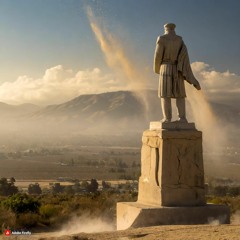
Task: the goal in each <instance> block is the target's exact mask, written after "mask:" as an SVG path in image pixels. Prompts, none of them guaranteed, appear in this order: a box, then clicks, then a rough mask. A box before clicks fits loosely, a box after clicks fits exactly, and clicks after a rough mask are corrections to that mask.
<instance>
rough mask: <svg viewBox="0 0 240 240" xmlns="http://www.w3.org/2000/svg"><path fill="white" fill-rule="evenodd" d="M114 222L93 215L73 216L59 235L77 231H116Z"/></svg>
mask: <svg viewBox="0 0 240 240" xmlns="http://www.w3.org/2000/svg"><path fill="white" fill-rule="evenodd" d="M115 230H116V229H115V226H114V224H113V222H112V221H111V222H110V221H109V222H108V221H106V220H103V219H102V218H100V217H91V216H90V215H84V216H81V217H77V216H75V217H73V218H72V219H71V220H70V221H69V222H68V223H66V224H64V225H63V226H62V228H61V230H60V231H59V232H58V233H57V234H56V235H57V236H63V235H70V234H77V233H81V232H84V233H94V232H107V231H115Z"/></svg>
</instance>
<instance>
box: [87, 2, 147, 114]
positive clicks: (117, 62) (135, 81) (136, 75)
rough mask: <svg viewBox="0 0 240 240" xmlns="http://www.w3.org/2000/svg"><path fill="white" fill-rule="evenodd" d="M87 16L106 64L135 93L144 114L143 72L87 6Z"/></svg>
mask: <svg viewBox="0 0 240 240" xmlns="http://www.w3.org/2000/svg"><path fill="white" fill-rule="evenodd" d="M87 16H88V19H89V23H90V26H91V29H92V31H93V33H94V35H95V37H96V39H97V41H98V43H99V45H100V48H101V51H102V52H103V54H104V56H105V59H106V63H107V65H108V66H109V67H110V68H111V69H112V70H113V71H114V72H115V74H116V75H117V76H119V77H120V78H121V79H122V81H127V82H126V85H127V88H128V89H129V90H130V91H132V92H134V93H135V94H136V97H138V98H139V99H140V100H141V101H142V103H143V105H144V107H145V113H146V114H145V115H146V116H147V112H148V102H147V99H146V98H147V96H146V92H145V91H146V80H145V78H144V77H143V73H142V72H141V71H139V70H138V69H137V68H136V66H135V64H134V63H133V62H132V61H130V59H129V58H128V57H127V54H126V52H125V51H124V48H123V46H122V45H121V44H120V42H119V41H118V40H117V38H116V37H114V36H113V34H111V33H110V32H109V31H108V30H107V29H106V28H105V27H104V26H102V25H101V24H100V22H102V21H101V19H97V18H96V17H95V15H94V13H93V11H92V9H91V8H90V7H89V6H88V7H87Z"/></svg>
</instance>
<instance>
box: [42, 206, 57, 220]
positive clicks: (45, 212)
mask: <svg viewBox="0 0 240 240" xmlns="http://www.w3.org/2000/svg"><path fill="white" fill-rule="evenodd" d="M59 211H60V207H59V206H54V205H52V204H47V205H42V206H41V207H40V209H39V213H40V215H41V216H42V217H43V218H46V219H49V218H51V217H54V216H57V215H58V213H59Z"/></svg>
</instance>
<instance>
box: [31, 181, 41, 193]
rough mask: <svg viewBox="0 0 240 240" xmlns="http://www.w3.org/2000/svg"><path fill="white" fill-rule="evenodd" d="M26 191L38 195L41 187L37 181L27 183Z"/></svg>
mask: <svg viewBox="0 0 240 240" xmlns="http://www.w3.org/2000/svg"><path fill="white" fill-rule="evenodd" d="M28 193H29V194H36V195H39V194H41V193H42V189H41V187H40V186H39V184H38V183H35V184H29V186H28Z"/></svg>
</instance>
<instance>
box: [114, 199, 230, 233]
mask: <svg viewBox="0 0 240 240" xmlns="http://www.w3.org/2000/svg"><path fill="white" fill-rule="evenodd" d="M211 223H213V224H229V223H230V209H229V207H227V206H225V205H215V204H206V205H204V206H192V207H190V206H188V207H162V206H157V205H144V204H141V203H139V202H122V203H117V230H124V229H128V228H137V227H148V226H158V225H187V224H211Z"/></svg>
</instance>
